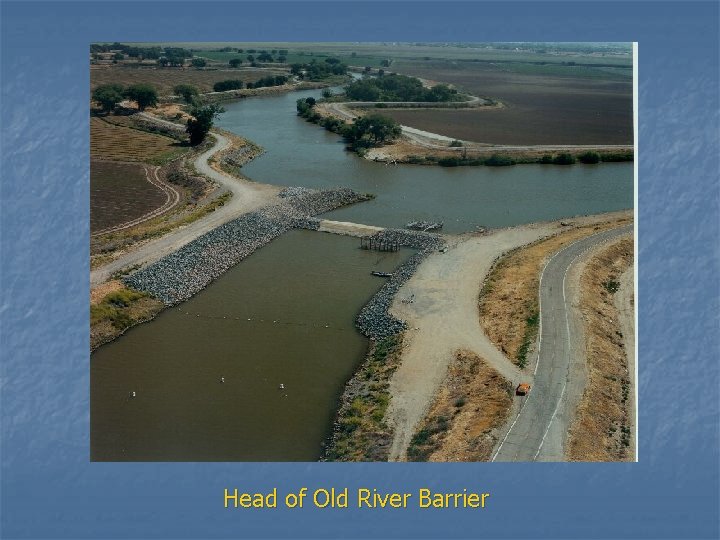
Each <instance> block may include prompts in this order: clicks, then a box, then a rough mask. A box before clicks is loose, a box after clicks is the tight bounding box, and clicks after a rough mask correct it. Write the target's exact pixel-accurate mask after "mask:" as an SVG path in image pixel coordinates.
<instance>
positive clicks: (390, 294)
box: [355, 229, 445, 340]
mask: <svg viewBox="0 0 720 540" xmlns="http://www.w3.org/2000/svg"><path fill="white" fill-rule="evenodd" d="M375 238H378V239H381V240H386V241H390V242H397V243H398V244H400V245H401V246H404V247H409V248H413V249H417V250H419V251H418V252H417V253H415V254H413V255H412V256H411V257H410V258H408V260H407V261H405V262H404V263H403V264H401V265H400V266H399V267H398V268H397V269H396V270H395V271H394V272H393V275H392V277H391V278H390V279H389V280H388V281H387V282H386V283H385V285H383V287H382V288H381V289H380V290H379V291H378V292H377V293H376V294H375V296H373V297H372V298H371V299H370V301H369V302H368V303H367V304H365V307H363V308H362V310H361V311H360V314H359V315H358V316H357V319H356V320H355V326H356V327H357V329H358V330H359V331H360V333H362V334H363V335H364V336H366V337H368V338H370V339H374V340H379V339H383V338H386V337H390V336H392V335H395V334H399V333H400V332H403V331H404V330H405V329H407V323H405V321H402V320H400V319H397V318H395V317H393V316H392V315H391V314H390V312H389V310H390V306H391V305H392V303H393V299H394V298H395V295H396V294H397V292H398V290H400V287H401V286H402V285H403V284H404V283H405V282H406V281H407V280H408V279H410V278H411V277H412V275H413V274H414V273H415V270H416V269H417V267H418V266H419V265H420V263H421V262H422V261H423V260H424V259H425V257H427V256H428V255H429V254H430V253H432V252H433V251H436V250H438V249H441V248H442V247H443V246H444V245H445V240H443V238H442V236H440V235H437V234H433V233H425V232H419V231H408V230H404V229H385V230H384V231H381V232H379V233H378V234H376V235H375Z"/></svg>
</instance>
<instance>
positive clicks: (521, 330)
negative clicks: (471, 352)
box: [479, 215, 632, 368]
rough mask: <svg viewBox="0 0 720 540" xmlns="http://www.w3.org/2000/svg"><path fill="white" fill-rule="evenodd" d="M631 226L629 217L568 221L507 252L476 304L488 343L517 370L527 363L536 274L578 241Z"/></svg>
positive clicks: (534, 322) (535, 315)
mask: <svg viewBox="0 0 720 540" xmlns="http://www.w3.org/2000/svg"><path fill="white" fill-rule="evenodd" d="M631 221H632V217H631V216H628V215H623V216H617V215H616V216H614V217H613V218H612V219H609V220H607V221H605V222H602V223H590V224H582V223H574V222H573V221H572V220H570V221H568V222H566V223H568V225H567V226H566V227H565V230H564V231H560V232H559V233H557V234H555V235H553V236H551V237H549V238H543V239H540V240H538V241H536V242H534V243H532V244H530V245H528V246H523V247H520V248H517V249H514V250H511V251H509V252H508V253H506V254H505V255H503V256H502V257H500V258H499V259H498V260H497V261H495V263H494V264H493V267H492V269H491V271H490V273H489V274H488V275H487V277H486V279H485V281H484V283H483V287H482V290H481V293H480V300H479V310H480V324H481V325H482V327H483V329H484V330H485V333H486V334H487V336H488V337H489V338H490V340H491V341H492V343H493V344H494V345H495V346H496V347H497V348H498V349H500V350H501V351H502V352H503V354H505V356H507V357H508V358H510V359H511V360H512V361H513V362H514V363H515V364H516V365H518V366H519V367H521V368H524V367H525V366H526V365H527V364H529V363H531V362H530V357H531V352H532V348H533V347H534V343H535V338H536V336H537V330H538V323H539V306H538V291H539V288H540V274H541V273H542V269H543V267H544V265H545V262H546V261H547V259H548V258H549V257H550V256H552V254H554V253H556V252H558V251H559V250H560V249H562V248H563V246H566V245H568V244H570V243H572V242H574V241H576V240H579V239H580V238H584V237H586V236H590V235H591V234H594V233H596V232H600V231H604V230H607V229H611V228H615V227H618V226H619V225H622V224H626V223H630V222H631Z"/></svg>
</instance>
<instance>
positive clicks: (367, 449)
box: [322, 333, 403, 461]
mask: <svg viewBox="0 0 720 540" xmlns="http://www.w3.org/2000/svg"><path fill="white" fill-rule="evenodd" d="M402 342H403V334H402V333H400V334H396V335H393V336H388V337H385V338H382V339H380V340H378V341H374V340H373V341H372V342H371V344H370V348H369V350H368V353H367V356H366V357H365V361H364V362H363V363H362V365H361V366H360V367H359V368H358V370H357V371H356V372H355V375H353V377H352V378H351V379H350V381H348V383H347V384H346V385H345V391H344V392H343V395H342V398H341V401H340V407H339V409H338V412H337V417H336V420H335V423H334V425H333V429H332V435H331V436H330V438H329V440H328V443H327V446H326V448H325V452H324V454H323V457H322V461H387V460H388V457H389V455H390V445H391V443H392V430H391V429H390V427H389V426H388V424H387V423H386V421H385V413H386V411H387V407H388V405H389V403H390V392H389V387H390V378H391V377H392V374H393V373H395V370H396V369H397V368H398V366H399V365H400V356H401V352H402Z"/></svg>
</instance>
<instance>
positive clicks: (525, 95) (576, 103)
mask: <svg viewBox="0 0 720 540" xmlns="http://www.w3.org/2000/svg"><path fill="white" fill-rule="evenodd" d="M393 69H395V70H397V71H398V72H400V73H403V74H406V75H413V76H416V77H431V78H433V79H435V80H439V81H442V82H445V83H451V84H454V85H456V86H457V87H458V89H459V90H461V91H465V92H468V93H470V94H473V95H478V96H487V97H491V98H493V99H495V100H498V101H500V102H502V103H503V104H504V105H505V107H503V108H500V109H489V110H402V111H400V110H394V111H387V112H384V113H383V114H387V115H388V116H391V117H392V118H395V119H396V120H398V121H399V122H400V123H402V124H405V125H408V126H412V127H416V128H418V129H422V130H424V131H429V132H432V133H440V134H442V135H447V136H450V137H456V138H460V139H464V140H470V141H476V142H482V143H490V144H517V145H524V144H568V145H573V144H586V145H593V144H628V145H629V144H632V141H633V103H632V80H631V79H629V78H621V79H618V78H613V77H612V76H611V74H608V77H606V78H596V79H592V78H586V77H572V76H567V77H560V76H548V75H545V74H532V73H515V72H512V71H510V70H508V69H505V68H504V67H503V66H502V65H501V64H498V65H495V64H492V63H473V62H457V63H452V62H413V61H404V60H401V61H398V62H396V63H394V64H393Z"/></svg>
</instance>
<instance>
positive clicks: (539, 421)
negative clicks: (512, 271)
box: [492, 225, 633, 461]
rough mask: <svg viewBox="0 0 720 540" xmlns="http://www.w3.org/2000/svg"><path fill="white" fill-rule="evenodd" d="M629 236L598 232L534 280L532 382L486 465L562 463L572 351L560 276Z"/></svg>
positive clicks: (629, 229) (622, 230)
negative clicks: (536, 321)
mask: <svg viewBox="0 0 720 540" xmlns="http://www.w3.org/2000/svg"><path fill="white" fill-rule="evenodd" d="M632 231H633V226H632V225H627V226H625V227H620V228H617V229H611V230H608V231H604V232H600V233H597V234H594V235H592V236H589V237H586V238H584V239H582V240H578V241H577V242H574V243H572V244H570V245H569V246H567V247H565V248H564V249H562V250H560V251H558V252H557V253H556V254H555V255H554V256H553V257H552V258H551V259H550V260H549V261H548V262H547V264H546V265H545V268H544V269H543V272H542V274H541V276H540V330H539V334H540V341H539V343H538V356H537V364H536V366H535V378H534V381H533V386H532V390H531V392H530V394H529V395H528V396H527V397H526V398H524V402H523V404H522V406H521V408H520V412H519V413H518V415H517V417H516V418H515V420H514V421H513V422H512V424H511V425H510V429H509V430H508V432H507V434H506V435H505V437H504V439H503V440H502V442H501V443H500V446H499V447H498V448H497V450H496V451H495V454H494V455H493V458H492V461H564V459H565V456H564V446H565V439H566V436H567V430H568V415H567V414H566V411H565V410H564V409H565V407H563V404H564V403H566V396H567V386H568V384H578V383H577V381H571V380H569V373H570V363H571V360H572V357H573V355H574V354H575V352H574V351H573V347H572V340H571V339H570V338H571V329H570V316H569V314H568V311H569V309H570V305H569V304H568V301H567V300H566V288H565V277H566V276H567V273H568V270H569V269H570V267H571V266H572V265H573V263H574V262H575V260H576V259H577V258H578V257H579V256H580V255H582V254H583V253H584V252H585V251H587V250H589V249H592V248H594V247H597V246H598V245H599V244H601V243H603V242H606V241H607V240H611V239H614V238H616V237H619V236H621V235H624V234H628V233H630V232H632Z"/></svg>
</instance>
